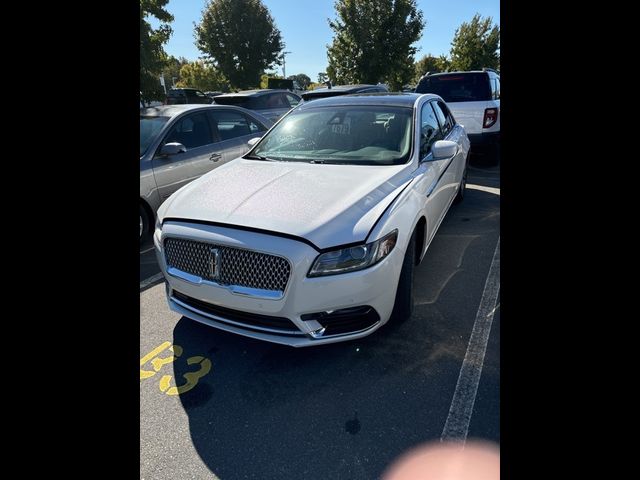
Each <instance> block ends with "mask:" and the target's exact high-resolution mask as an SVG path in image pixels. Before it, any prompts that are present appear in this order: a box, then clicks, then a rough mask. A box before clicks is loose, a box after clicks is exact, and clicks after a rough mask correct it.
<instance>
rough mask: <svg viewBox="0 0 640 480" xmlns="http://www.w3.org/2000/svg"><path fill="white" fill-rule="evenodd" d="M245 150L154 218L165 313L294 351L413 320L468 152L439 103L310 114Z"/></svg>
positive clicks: (341, 104)
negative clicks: (416, 282) (425, 269)
mask: <svg viewBox="0 0 640 480" xmlns="http://www.w3.org/2000/svg"><path fill="white" fill-rule="evenodd" d="M212 127H214V126H212ZM250 143H253V148H252V149H251V150H249V152H248V153H247V154H245V155H244V156H242V157H240V158H238V159H236V160H234V161H232V162H229V163H227V164H225V165H223V166H221V167H219V168H216V169H214V170H212V171H211V172H209V173H207V174H205V175H203V176H202V177H200V178H199V179H198V180H195V181H193V182H191V183H189V184H188V185H186V186H184V187H182V188H181V189H180V190H178V191H177V192H175V193H174V194H173V195H172V196H171V197H169V199H167V201H165V202H164V203H163V204H162V206H161V207H160V209H159V210H158V216H157V222H156V226H155V231H154V244H155V248H156V254H157V258H158V263H159V264H160V268H161V269H162V272H163V274H164V276H165V278H166V280H167V284H166V288H167V297H168V301H169V305H170V307H171V309H172V310H174V311H176V312H178V313H180V314H182V315H184V316H185V317H188V318H191V319H193V320H196V321H198V322H202V323H204V324H207V325H210V326H212V327H216V328H219V329H221V330H226V331H228V332H233V333H237V334H240V335H245V336H248V337H253V338H257V339H261V340H267V341H270V342H276V343H281V344H285V345H291V346H294V347H305V346H310V345H320V344H325V343H332V342H339V341H343V340H351V339H356V338H360V337H364V336H366V335H369V334H371V333H372V332H374V331H375V330H377V329H378V328H380V327H381V326H382V325H384V324H385V323H386V322H388V321H389V320H390V319H391V320H393V319H402V318H405V317H408V316H410V315H411V312H412V309H413V296H412V284H413V271H414V267H415V266H416V265H418V264H419V263H420V262H421V260H422V258H423V257H424V255H425V253H426V251H427V248H428V247H429V244H430V242H431V240H432V239H433V237H434V235H435V233H436V231H437V230H438V227H439V225H440V223H441V222H442V219H443V218H444V216H445V214H446V213H447V211H448V209H449V207H450V205H451V204H452V203H453V202H454V201H460V200H461V199H462V198H463V195H464V190H465V183H466V176H467V157H468V153H469V139H468V137H467V134H466V133H465V131H464V128H463V127H462V125H459V124H457V123H456V121H455V119H454V118H453V116H452V115H451V113H450V112H449V109H448V108H447V106H446V105H445V103H444V102H443V100H442V99H441V98H440V97H438V96H437V95H430V94H427V95H419V94H368V95H366V94H365V95H349V96H341V97H333V98H327V99H321V100H316V101H314V102H310V103H306V104H301V105H299V106H298V107H297V108H295V109H293V110H292V111H291V112H289V113H288V114H287V115H286V116H284V117H283V118H282V119H281V120H280V121H279V122H278V123H277V124H276V125H275V126H273V127H272V128H271V130H269V131H268V132H267V133H266V134H265V135H264V136H263V137H262V138H261V139H259V140H258V139H255V140H252V141H251V142H250Z"/></svg>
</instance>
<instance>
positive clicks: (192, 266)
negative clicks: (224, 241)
mask: <svg viewBox="0 0 640 480" xmlns="http://www.w3.org/2000/svg"><path fill="white" fill-rule="evenodd" d="M212 249H217V251H218V276H217V277H216V278H214V275H213V273H214V268H212V260H213V254H212V252H211V250H212ZM164 254H165V259H166V261H167V266H169V267H174V268H177V269H178V270H181V271H183V272H186V273H190V274H191V275H197V276H198V277H201V278H203V279H205V280H209V281H212V282H216V283H219V284H221V285H238V286H242V287H248V288H258V289H261V290H272V291H273V290H275V291H280V292H284V289H285V287H286V286H287V282H288V281H289V274H290V273H291V266H290V265H289V262H288V261H287V260H286V259H285V258H283V257H279V256H276V255H268V254H266V253H258V252H254V251H252V250H245V249H243V248H234V247H227V246H224V245H217V244H213V243H205V242H197V241H194V240H185V239H182V238H167V239H165V241H164Z"/></svg>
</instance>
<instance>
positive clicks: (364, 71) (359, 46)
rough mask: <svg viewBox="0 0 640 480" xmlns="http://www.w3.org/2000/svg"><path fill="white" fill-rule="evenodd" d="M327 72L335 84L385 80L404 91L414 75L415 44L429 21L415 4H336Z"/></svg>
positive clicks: (360, 0) (343, 0)
mask: <svg viewBox="0 0 640 480" xmlns="http://www.w3.org/2000/svg"><path fill="white" fill-rule="evenodd" d="M335 8H336V13H337V19H335V20H333V21H331V20H330V21H329V26H330V27H331V29H332V30H333V31H334V33H335V36H334V37H333V42H332V44H331V45H330V46H328V52H327V56H328V59H329V66H328V68H327V74H328V75H329V78H330V79H331V81H332V82H336V83H342V84H344V83H378V82H386V83H388V84H389V86H390V88H391V89H392V90H399V89H400V88H401V87H402V86H403V85H404V84H406V83H408V82H410V81H411V79H412V78H413V76H414V69H413V63H414V58H413V55H414V54H415V53H416V48H415V47H414V46H412V45H413V44H414V43H415V42H416V41H417V40H419V39H420V37H421V35H422V30H423V29H424V26H425V22H424V20H423V16H422V12H421V11H420V10H418V8H417V6H416V0H336V3H335Z"/></svg>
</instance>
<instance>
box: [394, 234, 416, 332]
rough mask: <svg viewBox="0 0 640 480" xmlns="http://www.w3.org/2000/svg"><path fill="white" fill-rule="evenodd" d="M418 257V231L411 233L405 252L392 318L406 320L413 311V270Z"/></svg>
mask: <svg viewBox="0 0 640 480" xmlns="http://www.w3.org/2000/svg"><path fill="white" fill-rule="evenodd" d="M415 259H416V232H415V231H414V232H413V235H411V240H409V246H408V247H407V251H406V252H405V254H404V261H403V262H402V270H401V272H400V279H399V280H398V290H397V291H396V301H395V303H394V305H393V311H392V312H391V320H393V321H402V320H406V319H407V318H409V317H410V316H411V314H412V313H413V272H414V267H415V264H416V262H415Z"/></svg>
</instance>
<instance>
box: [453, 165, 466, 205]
mask: <svg viewBox="0 0 640 480" xmlns="http://www.w3.org/2000/svg"><path fill="white" fill-rule="evenodd" d="M467 165H468V162H465V164H464V172H462V178H461V179H460V186H459V187H458V193H456V198H454V199H453V203H460V202H461V201H462V200H464V191H465V189H466V188H467V172H468V171H469V168H468V167H467Z"/></svg>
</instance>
